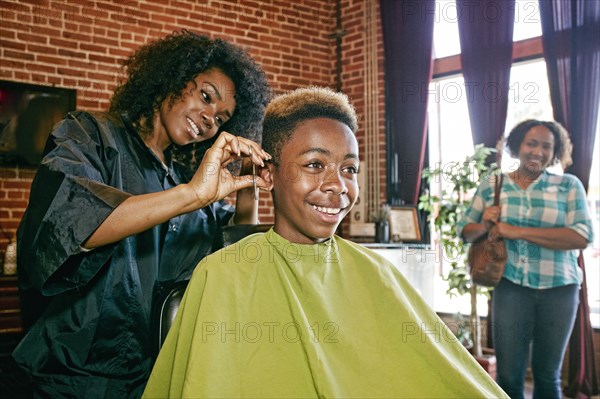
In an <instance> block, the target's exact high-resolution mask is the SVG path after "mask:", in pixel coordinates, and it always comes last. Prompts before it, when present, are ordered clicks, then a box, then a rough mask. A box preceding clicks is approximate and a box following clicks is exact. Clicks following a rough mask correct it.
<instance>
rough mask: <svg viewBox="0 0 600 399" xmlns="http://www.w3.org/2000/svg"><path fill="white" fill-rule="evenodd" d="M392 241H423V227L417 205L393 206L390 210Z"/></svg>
mask: <svg viewBox="0 0 600 399" xmlns="http://www.w3.org/2000/svg"><path fill="white" fill-rule="evenodd" d="M390 237H391V239H392V242H419V241H421V227H420V224H419V215H418V213H417V207H416V206H403V207H393V208H392V209H391V211H390Z"/></svg>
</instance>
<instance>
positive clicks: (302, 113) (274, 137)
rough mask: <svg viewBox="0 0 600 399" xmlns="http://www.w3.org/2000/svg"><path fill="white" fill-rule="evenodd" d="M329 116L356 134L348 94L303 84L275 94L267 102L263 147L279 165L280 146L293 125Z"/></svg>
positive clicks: (354, 119)
mask: <svg viewBox="0 0 600 399" xmlns="http://www.w3.org/2000/svg"><path fill="white" fill-rule="evenodd" d="M316 118H330V119H334V120H337V121H339V122H342V123H343V124H345V125H346V126H348V127H349V128H350V130H352V133H356V130H357V129H358V122H357V117H356V111H355V110H354V107H353V106H352V105H351V104H350V102H349V100H348V97H347V96H346V95H345V94H343V93H337V92H335V91H333V90H332V89H329V88H327V87H314V86H313V87H307V88H302V89H296V90H294V91H291V92H289V93H286V94H282V95H279V96H277V97H275V98H274V99H273V101H271V103H269V105H268V106H267V110H266V112H265V119H264V121H263V148H264V149H265V151H267V152H268V153H269V154H271V155H272V156H273V164H274V165H275V166H278V165H279V160H280V157H281V148H282V147H283V145H284V144H285V143H286V142H287V141H288V140H289V139H290V138H291V136H292V134H293V133H294V130H295V129H296V127H297V126H298V125H299V124H300V123H301V122H304V121H306V120H309V119H316Z"/></svg>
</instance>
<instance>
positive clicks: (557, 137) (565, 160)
mask: <svg viewBox="0 0 600 399" xmlns="http://www.w3.org/2000/svg"><path fill="white" fill-rule="evenodd" d="M535 126H544V127H545V128H547V129H548V130H550V132H551V133H552V135H553V136H554V154H553V156H552V161H551V162H550V163H551V165H556V164H557V163H559V162H560V164H561V166H562V167H563V169H565V168H567V167H568V166H570V165H571V164H572V163H573V160H572V159H571V152H572V151H573V145H572V144H571V139H570V138H569V133H568V132H567V130H566V129H565V128H564V127H563V126H562V125H561V124H560V123H558V122H550V121H540V120H537V119H528V120H525V121H523V122H521V123H519V124H518V125H517V126H515V127H514V128H513V129H512V130H511V131H510V133H509V134H508V138H507V139H506V146H507V147H508V151H509V153H510V155H511V156H512V157H513V158H518V157H519V148H520V147H521V143H522V142H523V140H524V139H525V135H526V134H527V132H528V131H529V130H531V128H533V127H535Z"/></svg>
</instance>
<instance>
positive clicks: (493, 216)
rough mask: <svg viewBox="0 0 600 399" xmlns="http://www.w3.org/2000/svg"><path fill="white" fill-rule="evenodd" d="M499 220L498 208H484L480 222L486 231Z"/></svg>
mask: <svg viewBox="0 0 600 399" xmlns="http://www.w3.org/2000/svg"><path fill="white" fill-rule="evenodd" d="M499 218H500V207H498V206H490V207H487V208H485V210H484V211H483V216H482V217H481V220H482V222H483V225H484V226H485V229H486V231H490V230H491V228H492V227H493V226H494V225H495V224H496V223H497V222H498V220H499Z"/></svg>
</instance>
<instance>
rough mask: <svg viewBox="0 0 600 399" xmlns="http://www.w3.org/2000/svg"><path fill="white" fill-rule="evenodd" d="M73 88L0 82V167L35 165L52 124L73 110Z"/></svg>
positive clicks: (74, 102)
mask: <svg viewBox="0 0 600 399" xmlns="http://www.w3.org/2000/svg"><path fill="white" fill-rule="evenodd" d="M76 97H77V92H76V90H74V89H66V88H59V87H50V86H41V85H34V84H28V83H21V82H11V81H6V80H0V166H8V165H10V166H15V165H31V166H36V165H37V164H38V163H39V161H40V160H41V159H42V155H43V152H44V148H45V145H46V140H47V139H48V135H49V134H50V132H51V131H52V127H53V126H54V124H56V123H57V122H59V121H60V120H61V119H63V118H64V117H65V115H66V114H67V113H68V112H70V111H74V110H75V106H76V100H77V98H76Z"/></svg>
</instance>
